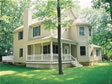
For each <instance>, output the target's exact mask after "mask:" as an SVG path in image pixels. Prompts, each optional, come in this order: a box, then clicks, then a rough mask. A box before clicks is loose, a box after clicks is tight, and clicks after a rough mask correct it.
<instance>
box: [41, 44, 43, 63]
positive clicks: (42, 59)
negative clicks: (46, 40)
mask: <svg viewBox="0 0 112 84" xmlns="http://www.w3.org/2000/svg"><path fill="white" fill-rule="evenodd" d="M41 48H42V49H41V51H42V52H41V54H42V55H41V61H43V43H41Z"/></svg>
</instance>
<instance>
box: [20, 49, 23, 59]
mask: <svg viewBox="0 0 112 84" xmlns="http://www.w3.org/2000/svg"><path fill="white" fill-rule="evenodd" d="M19 57H23V48H20V49H19Z"/></svg>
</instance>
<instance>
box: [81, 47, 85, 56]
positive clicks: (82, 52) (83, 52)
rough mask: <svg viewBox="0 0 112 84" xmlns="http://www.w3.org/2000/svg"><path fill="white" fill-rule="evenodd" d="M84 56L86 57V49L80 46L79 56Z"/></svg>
mask: <svg viewBox="0 0 112 84" xmlns="http://www.w3.org/2000/svg"><path fill="white" fill-rule="evenodd" d="M85 55H86V47H85V46H80V56H85Z"/></svg>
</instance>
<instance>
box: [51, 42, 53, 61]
mask: <svg viewBox="0 0 112 84" xmlns="http://www.w3.org/2000/svg"><path fill="white" fill-rule="evenodd" d="M50 55H51V61H53V42H52V41H51V42H50Z"/></svg>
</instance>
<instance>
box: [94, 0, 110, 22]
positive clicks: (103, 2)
mask: <svg viewBox="0 0 112 84" xmlns="http://www.w3.org/2000/svg"><path fill="white" fill-rule="evenodd" d="M92 2H93V7H94V8H104V9H105V10H106V11H107V12H109V13H110V17H111V24H112V0H93V1H92Z"/></svg>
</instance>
